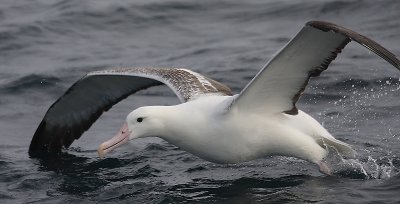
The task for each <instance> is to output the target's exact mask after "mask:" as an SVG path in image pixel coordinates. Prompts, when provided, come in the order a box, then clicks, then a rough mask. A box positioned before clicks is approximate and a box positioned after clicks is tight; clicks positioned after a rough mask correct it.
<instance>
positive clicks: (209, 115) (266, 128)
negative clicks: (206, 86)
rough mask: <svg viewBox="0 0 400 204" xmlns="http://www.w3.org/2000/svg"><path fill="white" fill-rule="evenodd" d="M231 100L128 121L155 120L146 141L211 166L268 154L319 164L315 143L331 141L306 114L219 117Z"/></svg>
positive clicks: (158, 109)
mask: <svg viewBox="0 0 400 204" xmlns="http://www.w3.org/2000/svg"><path fill="white" fill-rule="evenodd" d="M234 97H236V96H205V97H202V98H199V99H197V100H194V101H190V102H187V103H183V104H179V105H175V106H152V107H142V108H139V109H137V110H136V112H134V113H132V115H130V116H128V120H129V119H130V118H135V115H137V114H139V115H149V117H153V118H158V119H159V121H162V122H161V123H162V125H161V126H159V125H154V126H152V129H149V130H147V129H146V132H147V134H149V135H146V136H156V135H157V136H159V137H161V138H162V139H164V140H166V141H168V142H169V143H171V144H174V145H176V146H178V147H180V148H182V149H184V150H185V151H187V152H190V153H192V154H194V155H196V156H198V157H200V158H203V159H205V160H207V161H211V162H214V163H223V164H225V163H239V162H244V161H249V160H253V159H256V158H260V157H265V156H271V155H284V156H291V157H297V158H300V159H304V160H307V161H310V162H313V163H318V162H319V161H321V160H322V159H323V158H324V157H325V156H326V151H325V149H324V148H323V147H321V146H320V145H319V144H318V143H317V142H316V141H317V140H322V139H323V138H324V137H323V136H322V135H326V137H327V138H326V139H328V138H329V137H330V139H332V137H331V136H330V135H329V133H327V132H326V130H325V129H324V128H323V127H322V126H321V125H320V124H319V123H318V122H317V121H315V120H314V119H313V118H312V117H310V116H309V115H307V114H306V113H304V112H302V111H299V114H298V115H296V116H291V115H287V114H279V115H264V114H253V113H246V112H238V111H229V112H226V113H224V112H221V110H222V111H224V109H221V107H226V105H227V104H230V102H231V100H233V98H234ZM226 108H227V107H226ZM132 121H133V122H132V123H131V124H129V123H128V126H131V127H132V130H131V131H132V132H134V135H136V134H137V132H136V131H135V129H140V127H135V125H136V124H135V120H132ZM137 126H140V125H137ZM177 126H179V128H177ZM139 135H140V133H139Z"/></svg>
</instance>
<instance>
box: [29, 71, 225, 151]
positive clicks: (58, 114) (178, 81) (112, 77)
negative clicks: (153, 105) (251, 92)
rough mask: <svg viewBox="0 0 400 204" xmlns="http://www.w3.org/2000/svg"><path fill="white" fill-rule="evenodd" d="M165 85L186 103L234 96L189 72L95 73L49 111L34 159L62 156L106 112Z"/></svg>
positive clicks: (34, 140) (40, 129) (39, 132)
mask: <svg viewBox="0 0 400 204" xmlns="http://www.w3.org/2000/svg"><path fill="white" fill-rule="evenodd" d="M162 84H165V85H167V86H168V87H170V88H171V89H172V90H173V91H174V92H175V93H176V94H177V96H178V98H179V99H180V100H181V102H186V101H189V100H192V99H195V98H197V97H199V96H201V95H202V94H208V95H209V94H216V95H232V94H231V92H230V89H229V88H228V87H226V86H225V85H223V84H221V83H219V82H216V81H214V80H212V79H209V78H207V77H204V76H202V75H200V74H198V73H196V72H192V71H189V70H185V69H177V68H171V69H161V68H130V69H115V70H107V71H99V72H92V73H89V74H88V75H86V76H85V77H83V78H82V79H80V80H79V81H77V82H76V83H75V84H74V85H72V86H71V87H70V88H69V89H68V90H67V92H66V93H65V94H64V95H63V96H62V97H60V98H59V99H58V100H57V101H56V102H55V103H54V104H53V105H51V107H50V108H49V110H48V111H47V113H46V115H45V116H44V118H43V120H42V122H41V123H40V125H39V127H38V128H37V130H36V132H35V134H34V136H33V138H32V141H31V144H30V146H29V155H30V156H33V157H35V156H41V155H46V154H47V153H48V152H53V153H59V152H60V151H61V149H62V148H63V147H69V146H70V145H71V144H72V142H73V141H74V140H76V139H79V137H80V136H81V135H82V133H83V132H85V131H86V130H88V129H89V128H90V126H91V125H92V124H93V123H94V122H95V121H96V120H97V119H98V118H99V117H100V116H101V114H102V113H103V112H104V111H107V110H108V109H110V108H111V107H112V106H113V105H114V104H116V103H118V102H119V101H121V100H122V99H124V98H126V97H128V96H129V95H131V94H134V93H136V92H137V91H139V90H142V89H146V88H148V87H151V86H157V85H162Z"/></svg>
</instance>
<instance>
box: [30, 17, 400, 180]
mask: <svg viewBox="0 0 400 204" xmlns="http://www.w3.org/2000/svg"><path fill="white" fill-rule="evenodd" d="M351 40H354V41H356V42H358V43H360V44H361V45H363V46H364V47H366V48H368V49H369V50H371V51H372V52H374V53H376V54H377V55H379V56H380V57H382V58H383V59H385V60H386V61H388V62H389V63H390V64H392V65H393V66H394V67H395V68H397V69H400V60H399V59H398V58H397V57H396V56H395V55H394V54H393V53H391V52H390V51H388V50H386V49H385V48H384V47H382V46H381V45H379V44H378V43H376V42H375V41H373V40H371V39H369V38H367V37H365V36H362V35H360V34H358V33H356V32H354V31H351V30H349V29H346V28H343V27H340V26H337V25H335V24H331V23H327V22H319V21H311V22H308V23H307V24H306V25H305V26H304V27H303V29H301V30H300V32H299V33H298V34H297V35H296V36H295V37H294V38H293V39H292V40H291V41H290V42H289V43H288V44H287V45H286V46H285V47H284V48H283V49H281V50H280V51H279V52H278V53H277V54H276V55H275V56H274V57H273V58H272V59H270V60H269V61H268V63H267V64H266V65H265V66H264V68H262V69H261V71H260V72H259V73H258V74H257V75H256V76H255V77H254V78H253V80H251V81H250V83H248V85H247V86H246V87H245V88H244V89H243V90H242V91H241V92H240V94H237V95H233V94H232V92H231V90H230V89H229V88H228V87H227V86H225V85H224V84H222V83H219V82H217V81H215V80H212V79H210V78H208V77H205V76H203V75H201V74H199V73H196V72H194V71H190V70H187V69H182V68H126V69H114V70H105V71H96V72H91V73H89V74H87V75H86V76H84V77H83V78H82V79H80V80H79V81H77V82H76V83H75V84H74V85H73V86H72V87H71V88H70V89H68V90H67V92H66V93H65V94H64V95H63V96H62V97H61V98H59V99H58V100H57V101H56V102H55V103H54V104H53V105H52V106H51V107H50V108H49V110H48V111H47V113H46V115H45V117H44V118H43V120H42V122H41V123H40V125H39V127H38V129H37V130H36V132H35V134H34V136H33V138H32V141H31V145H30V147H29V154H30V156H32V157H34V156H37V157H39V156H43V155H46V154H48V153H49V152H52V153H59V152H60V151H61V149H62V148H63V147H64V148H66V147H69V145H71V143H72V142H73V141H74V140H75V139H78V138H79V137H80V136H81V135H82V133H83V132H84V131H86V130H87V129H88V128H89V127H90V126H91V125H92V124H93V123H94V122H95V121H96V120H97V118H98V117H100V115H101V114H102V113H103V112H104V111H106V110H108V109H109V108H111V106H112V105H114V104H116V103H118V102H119V101H121V100H122V99H124V98H125V97H127V96H129V95H131V94H134V93H135V92H137V91H139V90H142V89H145V88H148V87H151V86H156V85H162V84H165V85H167V86H168V87H169V88H171V89H172V90H173V91H174V93H175V94H176V95H177V96H178V98H179V99H180V101H181V104H179V105H175V106H147V107H141V108H138V109H136V110H134V111H132V112H131V113H130V114H129V115H128V117H127V119H126V123H125V124H124V125H123V126H122V128H121V130H120V131H118V133H117V134H116V136H114V137H113V138H111V139H110V140H108V141H106V142H104V143H103V144H101V145H100V147H99V149H98V152H99V155H100V157H103V156H104V154H106V153H107V152H109V151H111V150H112V149H115V148H116V147H118V146H120V145H122V144H124V143H126V142H128V141H129V140H132V139H136V138H143V137H161V138H163V139H165V140H166V141H168V142H170V143H172V144H174V145H176V146H178V147H180V148H182V149H184V150H186V151H188V152H190V153H192V154H194V155H197V156H199V157H201V158H203V159H205V160H208V161H211V162H216V163H238V162H243V161H249V160H252V159H255V158H260V157H265V156H270V155H283V156H291V157H296V158H300V159H304V160H306V161H309V162H312V163H315V164H317V165H318V166H319V168H320V170H321V171H322V172H324V173H326V174H330V173H331V172H330V169H329V167H328V166H327V165H326V164H325V163H324V161H323V159H324V157H325V156H326V155H327V152H328V151H327V146H331V147H334V148H335V149H336V150H337V151H338V152H339V153H340V154H342V155H343V156H345V157H346V158H354V157H355V152H354V150H353V149H352V148H351V147H350V145H348V144H346V143H344V142H341V141H339V140H337V139H335V138H334V137H333V136H332V135H331V134H329V133H328V131H327V130H325V128H323V127H322V126H321V125H320V124H319V123H318V122H317V121H316V120H314V119H313V118H312V117H311V116H309V115H308V114H306V113H304V112H302V111H299V110H298V109H297V108H296V106H295V104H296V102H297V101H298V99H299V98H300V96H301V94H302V93H303V91H304V90H305V88H306V85H307V83H308V81H309V79H310V77H315V76H318V75H319V74H320V73H321V72H323V71H324V70H325V69H327V68H328V66H329V64H330V63H331V61H332V60H334V59H335V58H336V56H337V54H338V53H340V52H341V50H342V49H343V48H344V47H345V46H346V44H347V43H349V42H350V41H351Z"/></svg>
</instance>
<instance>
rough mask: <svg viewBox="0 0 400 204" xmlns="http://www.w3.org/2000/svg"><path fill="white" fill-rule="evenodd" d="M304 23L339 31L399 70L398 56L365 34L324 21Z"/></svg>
mask: <svg viewBox="0 0 400 204" xmlns="http://www.w3.org/2000/svg"><path fill="white" fill-rule="evenodd" d="M306 25H307V26H311V27H314V28H316V29H319V30H322V31H325V32H328V31H333V32H335V33H340V34H342V35H344V36H346V37H348V38H349V39H351V40H354V41H356V42H358V43H360V44H361V45H362V46H364V47H366V48H367V49H369V50H371V51H372V52H374V53H375V54H377V55H378V56H380V57H381V58H383V59H384V60H386V61H387V62H389V63H390V64H392V65H393V66H394V67H395V68H397V69H398V70H400V60H399V58H398V57H397V56H396V55H395V54H393V53H392V52H390V51H389V50H387V49H386V48H384V47H383V46H381V45H380V44H379V43H377V42H375V41H374V40H371V39H369V38H368V37H366V36H363V35H361V34H359V33H356V32H354V31H352V30H350V29H347V28H344V27H342V26H339V25H336V24H334V23H330V22H326V21H309V22H307V23H306Z"/></svg>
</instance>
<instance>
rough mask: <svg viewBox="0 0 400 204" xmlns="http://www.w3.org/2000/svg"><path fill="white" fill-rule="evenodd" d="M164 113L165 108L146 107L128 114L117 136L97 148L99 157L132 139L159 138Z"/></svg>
mask: <svg viewBox="0 0 400 204" xmlns="http://www.w3.org/2000/svg"><path fill="white" fill-rule="evenodd" d="M165 111H167V110H166V108H165V107H157V106H147V107H141V108H138V109H136V110H134V111H132V112H131V113H129V114H128V116H127V117H126V121H125V123H124V124H123V125H122V127H121V129H120V130H119V131H118V132H117V134H116V135H115V136H114V137H113V138H111V139H110V140H108V141H106V142H104V143H102V144H101V145H100V146H99V149H98V150H97V152H98V154H99V156H100V157H101V158H102V157H103V156H104V155H105V154H106V153H107V152H110V151H111V150H113V149H115V148H117V147H119V146H121V145H123V144H125V143H127V142H128V141H129V140H132V139H136V138H144V137H155V136H160V135H161V134H162V132H163V130H164V128H165V123H164V121H165V119H164V117H163V115H167V114H163V112H165Z"/></svg>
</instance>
